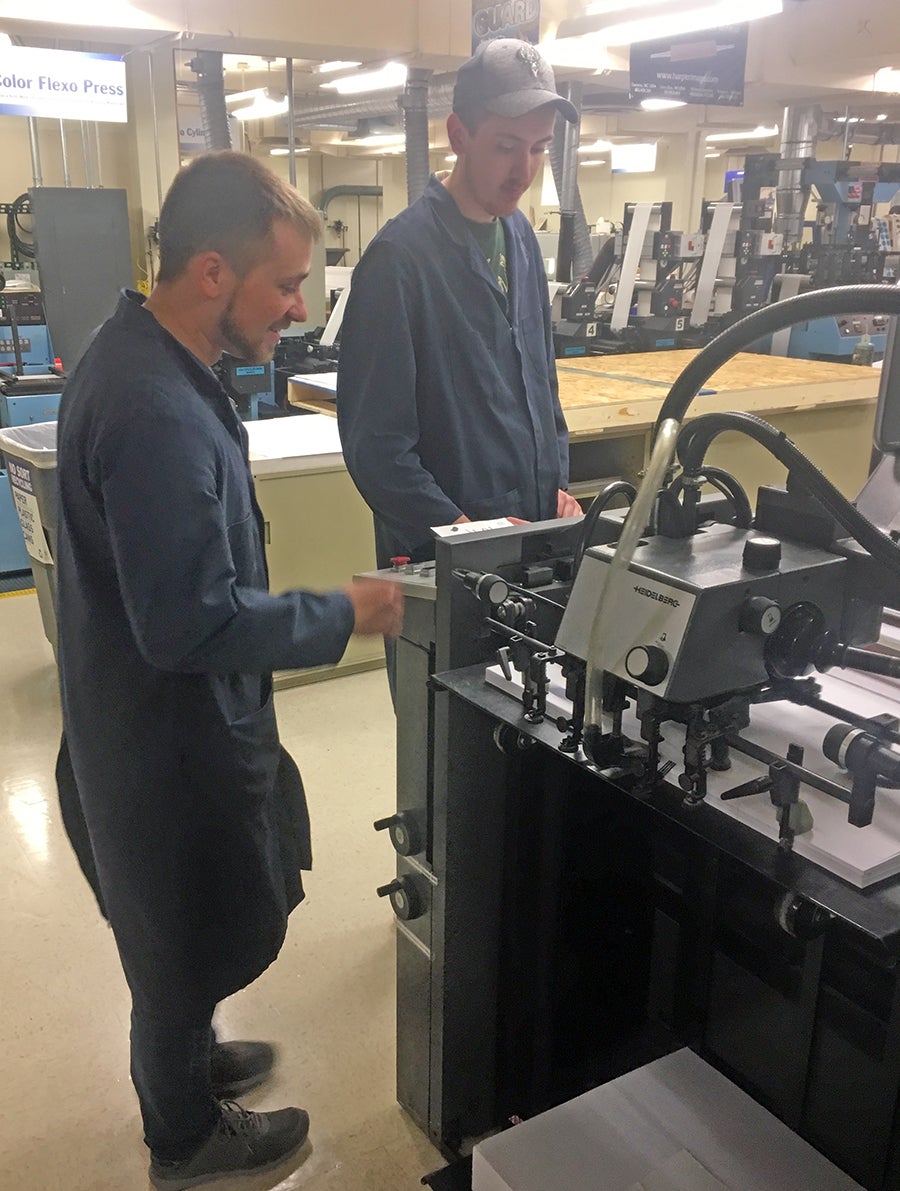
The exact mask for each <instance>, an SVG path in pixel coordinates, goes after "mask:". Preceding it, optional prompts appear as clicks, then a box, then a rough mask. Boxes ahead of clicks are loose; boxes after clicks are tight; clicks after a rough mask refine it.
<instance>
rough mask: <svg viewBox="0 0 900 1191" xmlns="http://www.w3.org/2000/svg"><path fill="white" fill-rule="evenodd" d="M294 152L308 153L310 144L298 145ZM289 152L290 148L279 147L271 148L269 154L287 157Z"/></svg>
mask: <svg viewBox="0 0 900 1191" xmlns="http://www.w3.org/2000/svg"><path fill="white" fill-rule="evenodd" d="M294 152H295V153H308V152H309V145H298V146H297V147H296V148H295V149H294ZM289 153H290V149H281V148H278V149H270V150H269V156H270V157H287V156H288V154H289Z"/></svg>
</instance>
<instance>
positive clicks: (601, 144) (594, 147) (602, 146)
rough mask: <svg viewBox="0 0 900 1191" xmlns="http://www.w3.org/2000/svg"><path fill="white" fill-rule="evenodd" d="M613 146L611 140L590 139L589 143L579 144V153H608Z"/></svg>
mask: <svg viewBox="0 0 900 1191" xmlns="http://www.w3.org/2000/svg"><path fill="white" fill-rule="evenodd" d="M612 147H613V144H612V141H592V142H591V144H589V145H579V146H578V152H579V153H608V152H609V151H610V149H611V148H612Z"/></svg>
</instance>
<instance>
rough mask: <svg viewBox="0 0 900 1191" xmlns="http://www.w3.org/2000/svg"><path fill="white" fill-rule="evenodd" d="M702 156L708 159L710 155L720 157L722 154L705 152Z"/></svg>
mask: <svg viewBox="0 0 900 1191" xmlns="http://www.w3.org/2000/svg"><path fill="white" fill-rule="evenodd" d="M704 156H705V157H706V158H707V160H708V159H709V158H710V157H721V156H722V154H721V153H706V154H704Z"/></svg>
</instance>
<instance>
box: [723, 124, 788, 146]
mask: <svg viewBox="0 0 900 1191" xmlns="http://www.w3.org/2000/svg"><path fill="white" fill-rule="evenodd" d="M773 136H778V125H777V124H773V125H772V127H771V128H765V127H763V125H761V124H759V125H757V127H756V128H748V129H746V130H745V131H744V132H708V133H707V134H706V139H707V142H713V143H715V142H717V141H765V140H768V139H769V138H770V137H773Z"/></svg>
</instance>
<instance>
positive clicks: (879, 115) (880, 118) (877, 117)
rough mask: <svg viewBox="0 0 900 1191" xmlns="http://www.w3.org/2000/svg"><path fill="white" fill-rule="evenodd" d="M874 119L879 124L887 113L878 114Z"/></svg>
mask: <svg viewBox="0 0 900 1191" xmlns="http://www.w3.org/2000/svg"><path fill="white" fill-rule="evenodd" d="M875 119H876V120H878V121H879V122H880V121H882V120H886V119H887V112H879V113H878V115H877V116H876V117H875Z"/></svg>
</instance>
